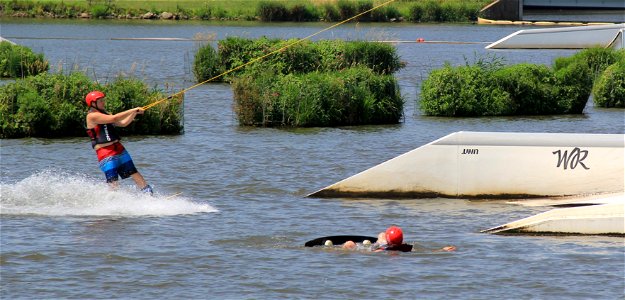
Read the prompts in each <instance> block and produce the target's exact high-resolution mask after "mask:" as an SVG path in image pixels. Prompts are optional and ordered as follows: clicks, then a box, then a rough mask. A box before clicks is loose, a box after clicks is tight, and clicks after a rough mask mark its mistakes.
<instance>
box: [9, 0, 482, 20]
mask: <svg viewBox="0 0 625 300" xmlns="http://www.w3.org/2000/svg"><path fill="white" fill-rule="evenodd" d="M384 2H385V1H384V0H230V1H226V0H183V1H164V0H143V1H132V0H116V1H112V0H88V1H85V0H63V1H51V0H0V17H21V18H39V17H40V18H67V19H73V18H83V19H166V20H237V21H264V22H276V21H295V22H298V21H299V22H301V21H313V22H317V21H326V22H335V21H340V20H344V19H346V18H349V17H352V16H354V15H356V14H358V13H359V12H363V11H366V10H368V9H370V8H373V7H374V6H376V5H379V4H382V3H384ZM489 2H490V0H468V1H461V0H423V1H421V0H419V1H416V0H396V1H395V2H392V3H390V4H388V5H385V6H383V7H380V8H379V9H376V10H374V11H372V12H371V13H368V14H366V15H364V16H362V17H361V18H359V20H358V21H360V22H401V21H409V22H439V23H445V22H473V21H475V20H476V19H477V16H478V14H479V10H480V9H481V8H482V7H484V6H485V5H487V4H488V3H489Z"/></svg>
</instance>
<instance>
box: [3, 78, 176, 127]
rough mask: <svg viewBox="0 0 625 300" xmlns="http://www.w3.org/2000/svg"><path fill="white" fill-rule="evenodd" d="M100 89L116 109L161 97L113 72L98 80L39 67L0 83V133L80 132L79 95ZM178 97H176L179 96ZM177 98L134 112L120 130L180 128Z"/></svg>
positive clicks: (109, 107) (81, 100)
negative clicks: (112, 76)
mask: <svg viewBox="0 0 625 300" xmlns="http://www.w3.org/2000/svg"><path fill="white" fill-rule="evenodd" d="M92 90H101V91H103V92H104V93H105V94H106V95H107V101H106V105H107V107H106V108H107V110H109V111H111V112H112V113H117V112H120V111H123V110H126V109H130V108H133V107H137V106H143V105H146V104H148V103H151V102H153V101H155V100H158V99H162V98H163V94H162V93H161V92H159V91H156V90H149V89H148V88H147V87H146V85H145V84H144V83H143V82H141V81H139V80H138V79H134V78H123V77H119V78H117V79H116V80H115V81H113V82H111V83H109V84H107V85H100V84H97V83H94V82H93V81H92V80H90V79H89V78H88V77H87V76H86V75H85V74H83V73H81V72H72V73H71V74H69V75H64V74H62V73H57V74H49V73H41V74H39V75H36V76H30V77H27V78H24V79H18V80H17V81H15V82H13V83H9V84H7V85H4V86H2V87H0V138H21V137H46V138H54V137H67V136H86V133H85V127H84V123H85V117H86V113H87V107H86V104H85V100H84V99H85V95H87V93H89V92H90V91H92ZM179 100H182V99H179ZM181 109H182V105H181V103H180V101H168V102H166V103H165V104H161V105H158V106H156V107H154V108H151V109H150V110H148V111H146V113H145V114H144V115H143V116H141V117H139V119H138V120H137V121H136V122H133V123H131V125H129V126H128V127H125V128H120V131H121V132H122V134H178V133H180V132H182V123H181Z"/></svg>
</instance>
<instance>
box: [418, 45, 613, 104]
mask: <svg viewBox="0 0 625 300" xmlns="http://www.w3.org/2000/svg"><path fill="white" fill-rule="evenodd" d="M622 57H623V52H622V51H614V50H611V49H603V48H592V49H586V50H582V51H580V52H578V53H576V54H575V55H573V56H571V57H563V58H557V59H556V60H555V62H554V65H553V67H548V66H544V65H535V64H518V65H511V66H506V65H504V64H503V63H502V62H501V59H499V58H496V57H495V58H488V59H480V60H478V61H477V62H476V63H474V64H469V63H467V64H466V65H464V66H458V67H453V66H451V65H449V64H446V65H445V66H444V67H443V68H441V69H438V70H434V71H432V72H431V73H430V75H429V77H428V78H427V79H426V80H425V81H424V82H423V85H422V87H421V99H420V107H421V110H422V111H423V113H424V114H426V115H433V116H497V115H545V114H581V113H583V110H584V107H585V106H586V103H587V102H588V98H589V96H590V94H591V91H592V90H593V83H594V82H595V79H596V78H598V77H599V75H600V74H603V75H602V77H601V80H599V81H598V82H597V84H596V86H595V88H594V90H595V98H596V100H595V104H596V105H598V106H606V107H613V106H618V105H622V103H623V102H622V100H621V101H620V102H619V99H623V97H622V96H618V95H622V94H619V93H622V91H623V90H625V88H623V87H624V86H625V83H623V75H622V74H623V72H620V73H619V70H622V69H619V68H620V67H621V66H622V64H623V63H622V62H623V61H625V60H623V59H622ZM610 65H612V66H611V67H610V68H608V66H610ZM604 70H605V71H604ZM604 95H605V97H604ZM619 97H620V98H619ZM597 99H599V100H597Z"/></svg>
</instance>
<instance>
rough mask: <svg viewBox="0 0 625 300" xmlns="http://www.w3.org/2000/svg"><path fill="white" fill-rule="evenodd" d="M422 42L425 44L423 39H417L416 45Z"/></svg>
mask: <svg viewBox="0 0 625 300" xmlns="http://www.w3.org/2000/svg"><path fill="white" fill-rule="evenodd" d="M423 42H425V40H424V39H423V38H418V39H417V43H423Z"/></svg>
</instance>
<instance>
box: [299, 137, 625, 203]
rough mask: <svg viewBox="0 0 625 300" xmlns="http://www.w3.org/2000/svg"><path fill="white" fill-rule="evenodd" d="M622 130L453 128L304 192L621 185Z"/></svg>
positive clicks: (594, 190)
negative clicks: (476, 129) (418, 145)
mask: <svg viewBox="0 0 625 300" xmlns="http://www.w3.org/2000/svg"><path fill="white" fill-rule="evenodd" d="M624 148H625V135H623V134H579V133H508V132H464V131H461V132H455V133H452V134H449V135H447V136H445V137H443V138H441V139H438V140H436V141H433V142H431V143H429V144H426V145H423V146H421V147H419V148H416V149H414V150H412V151H410V152H407V153H404V154H402V155H400V156H398V157H395V158H393V159H391V160H388V161H386V162H383V163H381V164H379V165H377V166H374V167H372V168H370V169H368V170H365V171H363V172H361V173H358V174H356V175H353V176H351V177H349V178H346V179H344V180H341V181H339V182H337V183H334V184H332V185H330V186H328V187H325V188H323V189H321V190H319V191H317V192H314V193H312V194H310V195H309V196H310V197H366V198H431V197H448V198H498V199H505V198H537V197H562V196H573V195H587V194H600V193H618V192H622V191H623V190H624V175H623V174H624V164H625V160H624Z"/></svg>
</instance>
